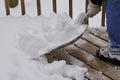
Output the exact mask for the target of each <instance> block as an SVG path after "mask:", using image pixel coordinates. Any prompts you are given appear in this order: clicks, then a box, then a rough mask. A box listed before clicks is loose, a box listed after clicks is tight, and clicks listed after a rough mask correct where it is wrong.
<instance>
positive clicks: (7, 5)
mask: <svg viewBox="0 0 120 80" xmlns="http://www.w3.org/2000/svg"><path fill="white" fill-rule="evenodd" d="M5 9H6V15H7V16H8V15H9V14H10V9H9V0H5Z"/></svg>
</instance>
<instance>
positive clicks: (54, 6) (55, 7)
mask: <svg viewBox="0 0 120 80" xmlns="http://www.w3.org/2000/svg"><path fill="white" fill-rule="evenodd" d="M56 4H57V3H56V0H53V11H54V12H55V13H57V5H56Z"/></svg>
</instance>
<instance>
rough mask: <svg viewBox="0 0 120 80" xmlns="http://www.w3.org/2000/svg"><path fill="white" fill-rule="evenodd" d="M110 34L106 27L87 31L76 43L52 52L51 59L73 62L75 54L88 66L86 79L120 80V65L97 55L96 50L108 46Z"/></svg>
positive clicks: (76, 57)
mask: <svg viewBox="0 0 120 80" xmlns="http://www.w3.org/2000/svg"><path fill="white" fill-rule="evenodd" d="M108 42H109V39H108V36H107V33H106V31H105V30H104V29H102V30H100V29H92V30H90V31H88V32H87V33H85V34H84V35H83V36H82V37H81V39H79V40H78V41H77V42H75V43H74V44H72V45H70V46H67V47H65V48H63V49H61V50H59V51H55V52H53V53H50V54H49V56H51V57H50V58H49V59H51V58H52V57H53V59H52V60H51V61H54V60H55V59H56V60H61V59H62V60H66V62H67V63H68V64H72V63H71V58H70V57H69V56H73V57H74V58H75V59H76V60H79V61H82V62H83V63H84V66H85V67H87V68H88V72H87V73H86V74H85V80H120V67H119V66H116V65H114V64H112V63H109V62H104V61H102V60H100V59H98V58H97V57H96V50H97V49H98V48H100V47H106V46H108Z"/></svg>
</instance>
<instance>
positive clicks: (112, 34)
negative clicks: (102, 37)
mask: <svg viewBox="0 0 120 80" xmlns="http://www.w3.org/2000/svg"><path fill="white" fill-rule="evenodd" d="M106 19H107V32H108V35H109V38H110V44H111V45H110V47H107V48H100V49H99V50H98V51H97V53H96V54H97V56H98V57H99V58H100V59H103V60H109V61H112V62H113V63H114V64H117V65H120V0H107V2H106Z"/></svg>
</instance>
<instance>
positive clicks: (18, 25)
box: [0, 14, 87, 80]
mask: <svg viewBox="0 0 120 80" xmlns="http://www.w3.org/2000/svg"><path fill="white" fill-rule="evenodd" d="M0 25H2V26H1V27H0V37H1V39H0V44H1V45H0V75H1V76H0V80H71V79H73V78H74V79H76V80H83V79H84V73H85V72H86V71H87V69H86V68H84V67H80V66H77V65H67V64H66V62H65V61H54V62H53V63H48V62H47V60H46V57H45V56H44V54H45V53H46V52H48V51H50V50H52V49H54V48H56V47H57V46H60V45H61V44H64V43H66V42H69V41H71V40H73V39H74V38H75V37H77V36H78V35H80V34H81V33H82V32H83V31H84V30H85V27H86V25H78V24H76V25H75V24H74V21H73V20H72V19H70V17H68V15H66V14H59V15H55V14H51V15H50V16H49V17H46V16H42V15H41V16H40V17H30V16H27V15H26V16H23V17H14V16H8V17H1V18H0ZM38 56H39V59H38V60H34V59H33V58H36V57H37V58H38Z"/></svg>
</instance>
